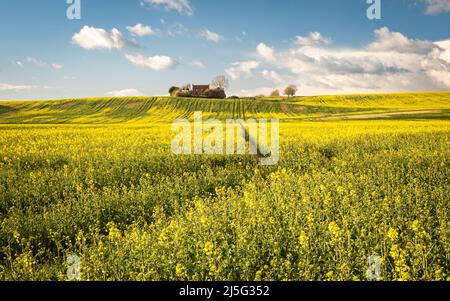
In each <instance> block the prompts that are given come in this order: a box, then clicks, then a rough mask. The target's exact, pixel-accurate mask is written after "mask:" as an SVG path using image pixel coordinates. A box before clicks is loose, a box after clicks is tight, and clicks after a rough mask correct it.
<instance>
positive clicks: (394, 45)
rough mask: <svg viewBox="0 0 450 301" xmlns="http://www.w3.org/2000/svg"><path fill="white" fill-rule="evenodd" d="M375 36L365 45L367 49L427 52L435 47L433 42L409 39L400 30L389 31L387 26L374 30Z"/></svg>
mask: <svg viewBox="0 0 450 301" xmlns="http://www.w3.org/2000/svg"><path fill="white" fill-rule="evenodd" d="M375 37H376V39H375V41H374V42H373V43H371V44H369V46H368V47H367V48H368V49H369V50H372V51H395V52H400V53H418V54H427V53H429V52H431V51H432V50H433V49H435V48H437V46H436V44H434V43H433V42H430V41H423V40H413V39H409V38H407V37H406V36H404V35H403V34H401V33H400V32H392V31H390V30H389V28H387V27H382V28H380V29H377V30H375Z"/></svg>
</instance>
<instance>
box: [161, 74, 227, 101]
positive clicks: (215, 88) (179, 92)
mask: <svg viewBox="0 0 450 301" xmlns="http://www.w3.org/2000/svg"><path fill="white" fill-rule="evenodd" d="M229 86H230V83H229V81H228V79H227V78H226V77H225V76H224V75H219V76H216V77H215V78H214V79H213V81H212V82H211V84H210V85H209V89H207V90H205V91H204V92H203V95H196V96H197V97H198V96H200V97H207V98H218V99H225V98H226V97H227V94H226V93H225V90H226V89H228V87H229ZM169 94H170V96H176V97H193V95H192V85H191V84H187V85H185V86H183V87H175V86H173V87H171V88H170V89H169Z"/></svg>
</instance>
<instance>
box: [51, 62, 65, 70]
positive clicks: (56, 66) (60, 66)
mask: <svg viewBox="0 0 450 301" xmlns="http://www.w3.org/2000/svg"><path fill="white" fill-rule="evenodd" d="M52 68H53V69H55V70H60V69H62V68H63V66H62V65H60V64H56V63H53V64H52Z"/></svg>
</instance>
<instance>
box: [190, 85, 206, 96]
mask: <svg viewBox="0 0 450 301" xmlns="http://www.w3.org/2000/svg"><path fill="white" fill-rule="evenodd" d="M208 90H209V85H192V92H191V93H192V96H193V97H202V96H205V95H206V92H207V91H208Z"/></svg>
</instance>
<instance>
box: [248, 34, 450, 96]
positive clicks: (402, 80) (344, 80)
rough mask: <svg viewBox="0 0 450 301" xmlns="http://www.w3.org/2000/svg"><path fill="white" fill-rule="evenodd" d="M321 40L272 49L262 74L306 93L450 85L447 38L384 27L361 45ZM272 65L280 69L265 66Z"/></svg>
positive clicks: (436, 87) (354, 91) (439, 88)
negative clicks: (421, 37)
mask: <svg viewBox="0 0 450 301" xmlns="http://www.w3.org/2000/svg"><path fill="white" fill-rule="evenodd" d="M315 36H316V37H319V36H322V35H320V34H317V35H315ZM316 40H317V39H316ZM319 40H320V39H319ZM328 45H329V44H328ZM325 46H327V45H326V43H315V44H314V43H299V44H296V46H295V47H292V48H291V49H288V50H286V51H282V52H276V51H274V53H273V56H274V57H275V60H272V61H269V60H266V61H265V65H264V67H265V70H263V71H262V72H261V76H262V78H264V79H267V80H272V81H274V82H275V83H280V85H281V81H282V80H283V81H284V84H289V83H294V84H296V85H298V86H299V87H300V91H301V93H302V94H305V95H312V94H342V93H372V92H394V91H395V92H396V91H399V92H401V91H430V90H450V40H446V41H441V42H432V41H425V40H416V39H411V38H408V37H407V36H405V35H403V34H401V33H399V32H392V31H390V30H389V29H388V28H386V27H383V28H380V29H378V30H376V31H375V39H374V41H373V42H372V43H369V44H368V45H367V46H365V47H362V48H353V49H352V48H348V49H341V48H333V47H329V46H327V47H325ZM258 48H261V47H258ZM258 48H257V49H256V50H257V53H259V52H260V51H259V50H260V49H258ZM274 68H276V70H277V71H279V72H275V71H269V70H270V69H274Z"/></svg>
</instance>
